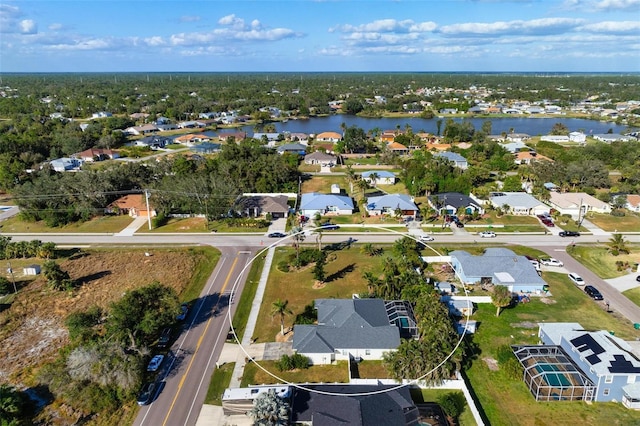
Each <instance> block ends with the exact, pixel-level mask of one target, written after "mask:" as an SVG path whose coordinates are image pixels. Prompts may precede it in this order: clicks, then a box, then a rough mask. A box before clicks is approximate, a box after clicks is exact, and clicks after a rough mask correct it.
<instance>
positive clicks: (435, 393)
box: [410, 388, 477, 426]
mask: <svg viewBox="0 0 640 426" xmlns="http://www.w3.org/2000/svg"><path fill="white" fill-rule="evenodd" d="M410 391H411V398H412V399H413V402H415V403H416V404H420V403H424V402H438V398H440V397H441V396H443V395H446V394H448V393H451V392H457V391H456V390H454V389H419V388H411V389H410ZM458 424H459V425H460V426H474V425H476V424H477V423H476V421H475V419H474V418H473V414H472V413H471V410H469V408H468V406H465V409H464V411H463V412H462V415H460V418H458Z"/></svg>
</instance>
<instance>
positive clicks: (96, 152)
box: [72, 148, 120, 162]
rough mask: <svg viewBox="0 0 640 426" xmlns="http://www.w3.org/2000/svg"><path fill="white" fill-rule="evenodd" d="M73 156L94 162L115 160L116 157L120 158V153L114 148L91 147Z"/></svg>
mask: <svg viewBox="0 0 640 426" xmlns="http://www.w3.org/2000/svg"><path fill="white" fill-rule="evenodd" d="M72 157H73V158H76V159H78V160H80V161H86V162H92V161H103V160H107V159H112V160H113V159H116V158H120V154H119V153H118V152H117V151H114V150H112V149H104V148H89V149H86V150H84V151H82V152H79V153H77V154H73V156H72Z"/></svg>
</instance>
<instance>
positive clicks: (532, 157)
mask: <svg viewBox="0 0 640 426" xmlns="http://www.w3.org/2000/svg"><path fill="white" fill-rule="evenodd" d="M514 157H515V163H516V164H531V163H533V162H535V161H551V162H553V160H552V159H551V158H549V157H545V156H544V155H540V154H538V153H537V152H535V151H518V152H516V153H515V154H514Z"/></svg>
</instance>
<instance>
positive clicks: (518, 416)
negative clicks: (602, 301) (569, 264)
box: [467, 272, 640, 425]
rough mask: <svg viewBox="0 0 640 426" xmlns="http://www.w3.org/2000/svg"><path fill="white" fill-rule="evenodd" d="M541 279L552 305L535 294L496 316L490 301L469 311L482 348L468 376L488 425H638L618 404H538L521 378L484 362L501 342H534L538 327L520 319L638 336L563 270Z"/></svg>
mask: <svg viewBox="0 0 640 426" xmlns="http://www.w3.org/2000/svg"><path fill="white" fill-rule="evenodd" d="M543 278H544V279H545V280H546V281H547V282H548V283H549V285H550V289H551V293H552V294H553V297H552V298H551V302H552V303H550V304H546V303H543V302H542V301H541V300H537V299H536V298H533V299H532V301H531V302H530V303H527V304H521V305H518V306H517V307H515V308H513V309H507V310H505V311H503V313H502V314H501V315H500V317H498V318H496V316H495V307H494V306H493V305H487V304H481V305H478V311H477V312H476V313H474V315H473V318H474V319H475V320H478V321H479V322H480V327H479V329H478V332H477V333H476V334H475V335H474V338H473V340H474V342H475V343H476V344H478V345H479V348H480V351H481V352H480V355H479V356H478V358H477V359H476V360H474V362H473V366H472V367H471V369H470V370H468V372H467V375H468V377H469V381H470V383H471V386H472V388H473V391H474V392H475V394H476V395H477V397H478V399H479V402H480V405H481V406H482V408H483V410H484V412H485V414H486V415H487V417H488V418H489V420H490V421H491V424H492V425H514V424H515V425H547V424H561V423H562V421H563V419H564V420H566V419H574V420H576V421H579V422H580V424H584V425H600V424H614V425H623V424H640V412H634V411H631V410H627V409H625V408H623V407H622V405H620V404H600V403H596V404H591V405H589V404H584V403H577V402H576V403H574V402H562V403H541V402H536V401H535V400H534V398H533V396H532V395H531V394H530V392H529V390H528V389H527V387H526V386H525V385H524V383H523V382H522V381H521V380H514V379H510V378H508V377H506V376H505V375H504V374H503V373H502V372H501V371H491V370H489V368H488V367H487V364H486V363H485V362H484V361H483V358H485V357H494V358H495V357H496V350H497V348H498V347H499V346H501V345H505V344H506V345H514V344H536V343H537V342H538V337H537V331H538V329H537V327H531V328H528V327H526V326H525V324H524V323H533V324H535V323H538V322H565V321H570V322H578V323H580V324H582V325H583V326H584V327H585V328H586V329H596V330H610V331H614V332H615V334H616V336H619V337H621V338H623V339H629V340H635V339H636V338H638V337H640V332H639V331H638V330H635V329H634V328H633V326H632V325H631V324H629V323H628V322H627V321H624V320H621V319H618V318H617V317H615V316H612V315H611V314H608V313H606V312H605V311H604V310H603V309H602V308H601V307H599V306H598V305H597V304H596V303H594V302H593V301H592V300H591V299H589V298H588V297H587V296H586V295H585V294H584V293H583V292H582V291H581V290H580V289H579V288H577V287H576V286H575V285H573V284H572V283H570V282H569V280H568V279H567V278H566V275H565V274H560V273H553V272H544V273H543ZM554 302H555V303H554Z"/></svg>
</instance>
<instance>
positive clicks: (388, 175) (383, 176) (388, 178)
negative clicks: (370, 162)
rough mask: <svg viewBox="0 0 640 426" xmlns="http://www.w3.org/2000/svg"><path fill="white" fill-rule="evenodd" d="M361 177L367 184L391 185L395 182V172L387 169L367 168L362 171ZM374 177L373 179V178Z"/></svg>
mask: <svg viewBox="0 0 640 426" xmlns="http://www.w3.org/2000/svg"><path fill="white" fill-rule="evenodd" d="M361 177H362V179H363V180H366V181H367V182H368V183H369V185H373V186H376V185H393V184H394V183H396V174H395V173H393V172H389V171H387V170H369V171H367V172H362V174H361ZM374 178H375V179H374Z"/></svg>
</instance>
